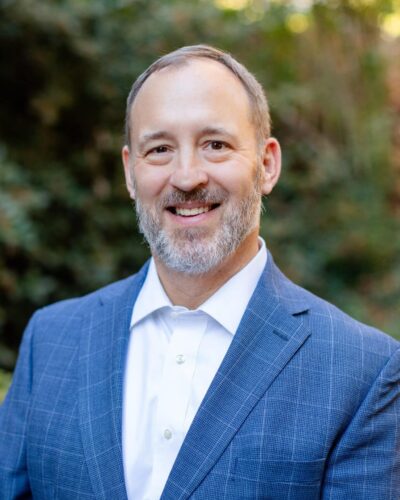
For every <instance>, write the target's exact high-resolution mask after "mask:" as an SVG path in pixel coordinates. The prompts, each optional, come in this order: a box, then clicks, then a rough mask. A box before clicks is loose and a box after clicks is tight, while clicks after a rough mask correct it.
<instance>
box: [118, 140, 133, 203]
mask: <svg viewBox="0 0 400 500" xmlns="http://www.w3.org/2000/svg"><path fill="white" fill-rule="evenodd" d="M121 154H122V163H123V164H124V172H125V183H126V187H127V189H128V193H129V196H130V197H131V198H132V200H134V199H135V183H134V181H133V162H132V158H131V152H130V150H129V147H128V146H126V145H125V146H124V147H123V148H122V152H121Z"/></svg>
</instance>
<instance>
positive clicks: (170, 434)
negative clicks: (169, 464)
mask: <svg viewBox="0 0 400 500" xmlns="http://www.w3.org/2000/svg"><path fill="white" fill-rule="evenodd" d="M164 437H165V439H171V438H172V432H171V431H170V430H169V429H165V431H164Z"/></svg>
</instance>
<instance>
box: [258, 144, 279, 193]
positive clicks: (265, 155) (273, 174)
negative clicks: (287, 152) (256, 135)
mask: <svg viewBox="0 0 400 500" xmlns="http://www.w3.org/2000/svg"><path fill="white" fill-rule="evenodd" d="M261 159H262V164H263V167H264V178H263V181H262V184H261V191H262V194H264V195H268V194H270V193H271V191H272V190H273V188H274V186H275V184H276V183H277V182H278V179H279V176H280V174H281V166H282V155H281V147H280V145H279V142H278V141H277V140H276V139H275V138H274V137H269V138H268V139H266V140H265V143H264V146H263V150H262V156H261Z"/></svg>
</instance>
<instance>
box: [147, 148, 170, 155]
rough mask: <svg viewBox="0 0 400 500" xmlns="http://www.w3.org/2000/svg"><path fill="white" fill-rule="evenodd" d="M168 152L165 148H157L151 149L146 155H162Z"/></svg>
mask: <svg viewBox="0 0 400 500" xmlns="http://www.w3.org/2000/svg"><path fill="white" fill-rule="evenodd" d="M167 152H168V147H167V146H157V147H155V148H153V149H150V151H149V152H148V153H147V154H148V155H149V154H154V153H155V154H163V153H167Z"/></svg>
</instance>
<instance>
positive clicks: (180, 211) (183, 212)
mask: <svg viewBox="0 0 400 500" xmlns="http://www.w3.org/2000/svg"><path fill="white" fill-rule="evenodd" d="M219 206H220V204H219V203H214V204H213V205H200V206H197V207H188V206H170V207H166V208H167V210H168V211H169V212H171V213H172V214H174V215H179V216H180V217H195V216H196V215H201V214H205V213H207V212H210V211H211V210H215V209H216V208H218V207H219Z"/></svg>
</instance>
